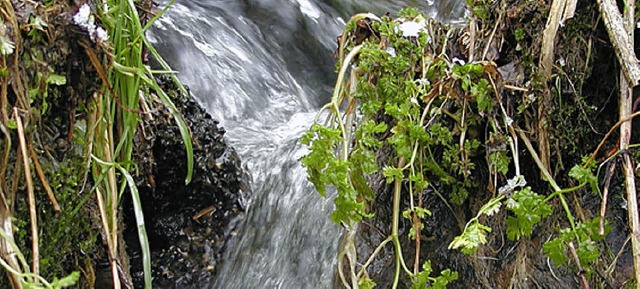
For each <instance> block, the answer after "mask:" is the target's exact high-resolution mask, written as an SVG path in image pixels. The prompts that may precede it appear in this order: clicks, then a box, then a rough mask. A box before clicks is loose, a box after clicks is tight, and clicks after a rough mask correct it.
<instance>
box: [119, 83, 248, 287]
mask: <svg viewBox="0 0 640 289" xmlns="http://www.w3.org/2000/svg"><path fill="white" fill-rule="evenodd" d="M160 82H161V83H163V85H164V89H165V91H167V92H168V93H170V94H173V95H176V94H178V93H176V92H177V91H178V89H177V87H175V86H174V85H173V84H172V83H171V81H169V80H167V79H160ZM173 102H174V104H175V105H176V107H178V109H179V110H180V111H181V112H182V114H183V115H184V118H185V120H186V122H187V123H188V125H189V128H190V130H191V133H192V142H193V149H194V172H193V179H192V181H191V183H190V184H188V185H186V186H185V178H186V173H187V156H186V151H185V148H184V143H183V141H182V139H181V136H180V131H179V128H178V126H177V125H176V123H175V121H174V120H173V118H172V117H171V116H170V115H169V114H168V113H167V110H165V109H162V106H161V105H160V109H158V110H156V111H155V112H154V113H152V114H151V115H150V117H149V116H148V117H146V118H145V120H144V128H143V129H142V130H139V131H138V133H137V135H136V138H135V145H136V151H135V155H136V162H137V163H138V171H139V174H138V176H137V177H136V181H137V185H138V189H139V193H140V198H141V201H142V206H143V210H144V215H145V222H146V228H147V232H148V236H149V242H150V245H151V255H152V268H153V287H154V288H200V285H199V284H207V283H209V279H210V278H211V277H212V276H214V275H215V271H216V265H217V264H218V260H219V258H220V251H221V249H222V247H223V246H224V244H225V243H226V240H227V239H228V237H229V235H230V234H232V232H233V228H232V227H231V226H230V223H231V222H232V221H233V220H235V219H238V218H242V216H243V213H244V207H243V206H242V203H243V202H244V201H243V194H247V193H248V190H249V188H248V183H247V175H246V173H245V172H244V170H243V168H242V166H241V162H240V159H239V157H238V155H237V153H236V152H235V150H234V149H233V148H231V147H230V146H229V145H228V144H227V143H226V141H225V139H224V133H225V130H224V129H223V128H221V127H219V126H218V124H219V123H218V121H216V120H214V119H212V118H211V116H210V115H209V114H208V113H207V112H206V111H205V110H204V109H203V108H202V107H201V106H200V105H199V104H198V103H197V102H196V101H195V100H194V99H193V98H191V97H186V96H183V95H179V96H177V97H173ZM158 105H159V104H158ZM125 208H131V205H130V204H125ZM134 220H135V218H134V217H133V212H132V211H131V210H129V211H128V212H127V213H126V215H125V222H127V232H126V239H127V245H128V246H129V254H130V256H131V259H132V262H131V264H132V268H131V272H132V276H133V278H134V283H135V284H136V287H139V286H142V284H143V272H142V262H141V256H140V254H139V253H137V252H138V251H139V250H138V248H139V241H138V240H137V232H136V227H135V223H134ZM234 223H235V222H234Z"/></svg>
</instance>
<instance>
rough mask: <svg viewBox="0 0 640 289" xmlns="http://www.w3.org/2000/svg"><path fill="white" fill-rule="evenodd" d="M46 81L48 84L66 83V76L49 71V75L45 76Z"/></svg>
mask: <svg viewBox="0 0 640 289" xmlns="http://www.w3.org/2000/svg"><path fill="white" fill-rule="evenodd" d="M46 82H47V83H48V84H55V85H65V84H67V78H66V77H64V76H62V75H58V74H55V73H51V74H49V76H48V77H47V80H46Z"/></svg>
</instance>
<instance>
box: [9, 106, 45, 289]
mask: <svg viewBox="0 0 640 289" xmlns="http://www.w3.org/2000/svg"><path fill="white" fill-rule="evenodd" d="M13 116H14V117H15V119H16V125H17V127H18V141H19V143H20V153H21V155H22V162H23V165H24V179H25V183H26V184H27V198H28V201H29V218H30V221H31V256H32V262H33V263H32V264H31V267H32V268H31V271H32V272H33V274H35V275H39V274H40V245H39V243H40V240H39V236H38V216H37V215H36V198H35V193H34V192H33V179H32V177H31V168H30V167H29V156H28V153H27V142H26V140H25V138H26V137H25V135H24V126H23V125H22V117H21V116H20V114H19V113H18V108H17V107H14V108H13ZM33 282H34V283H36V284H38V283H39V281H38V280H37V279H33Z"/></svg>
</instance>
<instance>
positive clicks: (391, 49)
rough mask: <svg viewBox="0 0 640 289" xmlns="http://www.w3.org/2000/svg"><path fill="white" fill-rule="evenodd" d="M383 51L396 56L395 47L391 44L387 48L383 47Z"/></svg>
mask: <svg viewBox="0 0 640 289" xmlns="http://www.w3.org/2000/svg"><path fill="white" fill-rule="evenodd" d="M384 52H386V53H389V55H391V57H396V49H395V48H393V46H389V47H387V49H385V50H384Z"/></svg>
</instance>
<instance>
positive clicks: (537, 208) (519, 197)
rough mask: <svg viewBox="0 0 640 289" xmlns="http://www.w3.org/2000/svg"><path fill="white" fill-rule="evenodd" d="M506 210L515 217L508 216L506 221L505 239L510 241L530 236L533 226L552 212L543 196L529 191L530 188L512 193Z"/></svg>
mask: <svg viewBox="0 0 640 289" xmlns="http://www.w3.org/2000/svg"><path fill="white" fill-rule="evenodd" d="M507 209H508V210H510V211H512V212H513V213H514V215H515V217H511V216H510V217H508V218H507V220H506V224H507V237H508V238H509V239H510V240H518V239H520V238H521V237H522V236H530V235H531V233H532V232H533V226H534V225H535V224H537V223H539V222H540V221H541V220H542V218H545V217H547V216H549V215H550V214H551V212H552V209H551V206H549V205H548V204H547V203H546V202H544V196H540V195H538V194H536V193H534V192H533V191H531V187H526V188H524V189H522V190H520V191H517V192H516V193H514V194H513V196H512V197H511V198H509V200H508V201H507Z"/></svg>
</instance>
